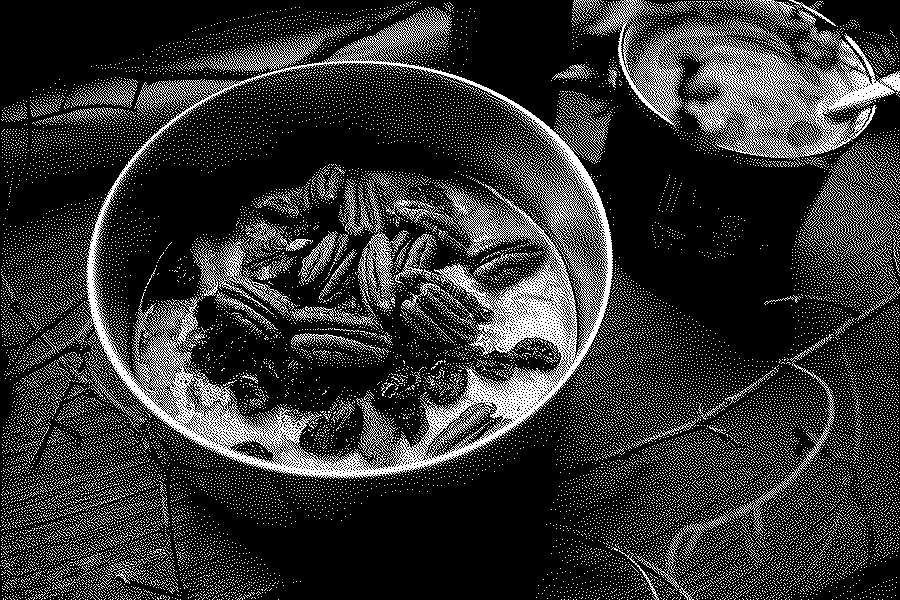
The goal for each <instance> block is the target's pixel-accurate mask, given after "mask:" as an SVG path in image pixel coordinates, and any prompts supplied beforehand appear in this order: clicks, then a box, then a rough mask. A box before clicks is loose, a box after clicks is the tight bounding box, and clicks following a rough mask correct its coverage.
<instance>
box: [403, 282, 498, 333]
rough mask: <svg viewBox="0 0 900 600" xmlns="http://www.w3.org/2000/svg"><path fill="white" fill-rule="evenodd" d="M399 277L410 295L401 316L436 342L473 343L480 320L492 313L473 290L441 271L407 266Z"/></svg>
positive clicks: (482, 320) (482, 321)
mask: <svg viewBox="0 0 900 600" xmlns="http://www.w3.org/2000/svg"><path fill="white" fill-rule="evenodd" d="M397 281H398V282H399V283H400V284H401V285H402V286H403V287H404V288H405V290H406V292H407V293H408V294H409V295H410V296H411V297H410V298H407V299H406V300H404V301H403V302H402V303H401V305H400V316H401V318H402V319H403V321H404V323H405V324H406V325H407V327H409V328H410V330H412V332H413V333H415V334H416V335H418V336H420V337H423V338H425V339H427V340H429V341H430V342H432V343H434V344H437V345H441V346H460V345H466V344H471V343H472V342H474V341H475V338H476V337H477V336H478V325H479V323H484V322H487V321H489V320H490V319H491V318H492V316H493V315H492V313H491V311H490V309H488V308H487V307H485V306H483V305H482V304H481V302H479V300H478V298H476V297H475V296H474V295H472V293H471V292H469V291H468V290H466V289H465V288H463V287H461V286H459V285H457V284H456V283H454V282H453V281H451V280H450V279H448V278H447V277H446V276H444V275H441V274H439V273H435V272H432V271H423V270H421V269H407V270H405V271H403V272H401V273H400V274H398V275H397Z"/></svg>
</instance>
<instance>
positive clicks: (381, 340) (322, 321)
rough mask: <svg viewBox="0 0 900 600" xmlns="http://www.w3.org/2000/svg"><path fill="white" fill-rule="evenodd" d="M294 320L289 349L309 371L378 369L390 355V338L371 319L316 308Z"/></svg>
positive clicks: (311, 308) (298, 312)
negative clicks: (314, 369) (311, 369)
mask: <svg viewBox="0 0 900 600" xmlns="http://www.w3.org/2000/svg"><path fill="white" fill-rule="evenodd" d="M294 317H295V318H294V322H293V326H294V331H295V332H296V333H295V335H294V336H293V337H292V338H291V349H292V350H293V352H294V354H295V356H296V357H297V358H298V359H299V360H301V361H302V362H304V363H305V364H306V365H307V366H308V367H312V368H329V369H345V368H368V367H377V366H380V365H382V364H384V363H385V362H386V361H387V359H388V357H389V356H390V355H391V352H392V349H393V343H392V340H391V337H390V335H388V334H387V333H386V332H385V331H384V330H383V329H382V328H381V326H380V325H379V324H378V322H377V321H375V320H374V319H371V318H368V317H363V316H360V315H354V314H351V313H347V312H343V311H340V310H335V309H330V308H322V307H315V306H312V307H307V308H303V309H300V310H299V311H297V313H295V315H294Z"/></svg>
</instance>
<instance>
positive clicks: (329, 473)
mask: <svg viewBox="0 0 900 600" xmlns="http://www.w3.org/2000/svg"><path fill="white" fill-rule="evenodd" d="M341 64H345V65H363V66H372V65H378V66H386V67H391V68H395V69H405V70H410V71H420V72H424V73H429V74H432V75H438V76H441V77H446V78H449V79H452V80H455V81H457V82H460V83H463V84H465V85H468V86H471V87H474V88H476V90H479V91H480V92H481V93H487V94H488V95H489V96H493V97H494V98H497V99H499V100H501V101H502V102H505V103H506V104H508V105H511V106H512V107H513V108H514V109H515V110H517V111H518V112H519V113H521V114H524V115H525V116H526V117H527V118H528V119H529V120H530V121H531V123H532V124H533V125H536V126H537V127H538V129H540V130H542V131H543V132H544V133H545V134H547V135H548V136H549V138H550V140H551V142H554V143H555V144H556V145H557V146H558V149H559V150H560V151H561V152H562V154H563V155H564V156H565V157H566V158H568V159H569V162H570V163H571V165H572V167H573V168H574V169H575V172H576V173H577V174H578V175H579V176H580V177H581V179H582V182H583V183H584V184H586V186H587V189H588V191H589V193H590V194H591V196H592V198H593V200H594V205H595V208H596V210H597V214H598V215H599V217H600V223H601V226H602V229H603V232H602V234H603V237H604V240H605V242H606V252H605V259H606V273H605V274H604V278H605V281H604V285H603V296H602V298H601V302H600V310H599V311H598V314H597V318H596V320H595V322H594V325H593V328H592V329H591V331H590V333H589V334H588V337H587V339H586V341H585V343H584V345H583V347H582V348H581V350H580V351H579V352H578V353H577V354H576V355H575V358H574V360H573V361H572V364H571V365H570V366H569V368H568V369H567V370H566V372H565V373H564V374H563V375H562V376H561V377H560V378H559V380H558V381H557V382H556V384H555V385H554V386H553V388H551V389H550V391H549V392H547V393H546V394H544V397H543V399H542V400H541V401H539V402H536V403H535V404H534V405H532V406H531V407H530V408H529V409H528V410H527V411H525V413H523V414H522V415H520V416H518V417H517V418H516V419H514V420H513V422H512V423H510V424H509V425H507V426H506V427H503V428H501V429H499V430H497V431H496V432H494V433H492V434H491V435H489V436H488V437H485V438H482V439H480V440H478V441H477V442H475V443H474V444H470V445H468V446H465V447H463V448H460V449H457V450H454V451H453V452H449V453H445V454H442V455H440V456H436V457H434V458H430V459H427V460H424V461H417V462H412V463H406V464H402V465H394V466H391V467H379V468H375V469H352V470H326V469H309V468H304V467H295V466H290V465H283V464H278V463H275V462H273V461H268V460H263V459H259V458H254V457H251V456H248V455H246V454H243V453H241V452H238V451H236V450H232V449H231V448H228V447H227V446H224V445H220V444H218V443H216V442H213V441H212V440H209V439H207V438H205V437H203V436H201V435H200V434H198V433H195V432H194V431H192V430H191V429H189V428H188V427H186V426H185V425H183V424H182V423H180V422H178V421H177V420H176V419H175V418H174V417H172V416H171V415H169V413H167V412H166V411H165V410H163V409H162V408H161V407H160V406H158V405H157V404H156V403H155V402H154V401H153V400H152V399H151V398H150V397H149V396H148V395H147V393H146V392H145V391H144V390H143V388H142V387H141V385H140V384H139V383H138V382H137V381H136V380H135V378H134V377H133V376H132V375H131V373H130V370H129V369H128V368H127V367H126V365H125V364H124V363H123V361H122V360H121V359H120V357H119V356H118V353H117V352H116V351H115V349H114V347H113V344H112V342H111V341H110V338H109V335H108V334H107V332H106V327H105V326H104V323H103V319H101V317H100V306H99V300H98V289H97V284H96V279H97V259H98V250H97V246H98V243H99V240H100V236H101V234H102V232H103V231H104V230H105V228H106V219H107V215H108V212H109V209H110V206H111V205H112V203H113V200H114V197H115V196H116V194H117V192H118V190H119V188H120V186H121V184H122V182H123V180H124V179H125V178H126V176H127V175H128V174H129V173H130V171H131V169H132V167H133V165H134V164H135V163H136V162H137V161H138V160H139V159H140V158H141V156H142V155H143V154H144V153H145V152H146V151H147V149H148V148H149V147H150V146H152V145H153V144H154V143H155V142H156V140H157V139H158V138H159V137H161V136H162V135H163V134H164V133H165V132H166V131H167V130H168V129H169V128H170V127H172V126H174V125H175V124H176V123H178V122H179V121H181V120H183V119H186V118H188V117H189V116H190V115H191V114H192V113H193V112H195V111H196V110H198V109H199V107H201V106H203V105H204V104H206V103H208V102H211V101H213V99H215V98H217V97H219V96H221V95H224V94H227V93H230V92H231V91H232V90H234V89H236V88H239V87H242V86H246V85H251V84H252V83H254V82H256V81H258V80H260V79H265V78H270V77H278V76H281V75H283V74H285V73H288V72H294V71H302V70H307V69H319V68H322V67H328V66H330V65H341ZM612 271H613V256H612V239H611V236H610V229H609V222H608V220H607V217H606V211H605V209H604V207H603V203H602V202H601V200H600V194H599V193H598V191H597V188H596V186H595V185H594V182H593V180H592V179H591V176H590V175H589V174H588V172H587V170H586V169H585V168H584V165H583V164H582V163H581V161H580V160H579V159H578V157H577V156H576V155H575V153H574V152H573V151H572V149H571V148H569V146H568V144H566V143H565V142H564V141H563V140H562V138H560V137H559V135H558V134H557V133H556V132H555V131H553V129H552V128H551V127H550V126H548V125H547V124H546V123H544V122H543V121H541V120H540V119H538V118H537V117H536V116H535V115H534V114H532V113H531V112H530V111H528V110H527V109H525V108H524V107H522V106H521V105H519V104H518V103H516V102H514V101H512V100H510V99H509V98H506V97H505V96H503V95H501V94H499V93H497V92H495V91H493V90H491V89H490V88H487V87H485V86H483V85H481V84H479V83H476V82H474V81H471V80H468V79H465V78H463V77H460V76H458V75H454V74H452V73H446V72H444V71H439V70H437V69H432V68H430V67H422V66H418V65H409V64H405V63H396V62H388V61H368V60H346V61H344V60H342V61H328V62H315V63H309V64H304V65H295V66H292V67H287V68H284V69H278V70H276V71H271V72H268V73H262V74H260V75H257V76H254V77H251V78H249V79H245V80H243V81H240V82H237V83H235V84H233V85H230V86H228V87H226V88H223V89H222V90H219V91H218V92H215V93H214V94H211V95H210V96H207V97H205V98H203V99H201V100H200V101H198V102H197V103H195V104H193V105H192V106H190V107H188V108H186V109H185V110H183V111H182V112H180V113H179V114H177V115H175V116H174V117H172V119H170V120H169V121H168V122H167V123H166V124H165V125H163V126H162V127H161V128H160V129H159V130H158V131H157V132H156V133H154V134H153V135H152V136H150V138H148V139H147V141H146V142H144V143H143V144H142V145H141V147H140V148H139V149H138V150H137V152H135V154H134V155H133V156H132V157H131V158H130V159H129V161H128V163H126V165H125V167H123V169H122V171H121V172H120V173H119V175H118V176H117V177H116V180H115V182H114V183H113V185H112V187H111V188H110V190H109V192H108V193H107V195H106V198H105V199H104V201H103V206H102V207H101V208H100V213H99V215H98V217H97V222H96V224H95V225H94V231H93V234H92V235H91V242H90V246H89V248H88V260H87V292H88V302H89V304H90V310H91V319H92V320H93V322H94V327H95V329H96V331H97V337H98V338H99V340H100V343H101V345H102V346H103V350H104V352H105V353H106V356H107V358H108V359H109V360H110V362H111V363H112V365H113V368H114V369H115V371H116V374H117V375H118V376H119V379H121V380H122V381H123V382H124V383H125V385H126V386H127V387H128V388H129V390H130V391H131V393H132V394H134V396H135V397H136V398H137V399H138V400H139V401H140V402H141V403H142V404H143V405H144V407H145V408H146V409H147V410H149V411H150V413H151V414H152V415H153V416H155V417H156V418H157V419H159V420H160V421H162V422H163V423H164V424H165V425H168V426H169V428H171V429H174V430H175V431H176V432H178V433H180V434H181V435H182V436H184V437H186V438H187V439H188V440H189V441H191V442H194V443H196V444H199V445H200V446H202V447H205V448H206V449H207V450H210V451H212V452H213V453H215V454H218V455H219V456H221V457H223V458H226V459H229V460H231V461H235V462H238V463H243V464H245V465H248V466H252V467H258V468H262V469H264V470H266V471H269V472H272V473H278V474H282V475H291V476H300V477H308V478H314V479H340V480H344V479H353V480H357V479H370V478H378V477H385V476H394V475H401V474H406V473H413V472H418V471H426V470H429V469H431V468H433V467H436V466H437V465H439V464H442V463H449V462H451V461H455V460H456V459H458V458H460V457H462V456H464V455H466V454H469V453H471V452H475V451H477V450H478V449H480V448H482V447H483V446H486V445H488V444H490V443H492V442H493V441H494V440H495V439H497V438H499V437H500V436H501V435H505V434H506V433H507V432H509V431H511V430H512V429H514V428H516V427H518V426H519V425H521V424H522V423H523V422H524V421H526V420H528V419H530V418H531V417H532V415H534V414H535V413H536V412H537V411H538V410H540V409H541V408H542V407H543V406H544V405H546V404H547V403H548V402H549V401H550V400H551V399H552V398H553V397H554V396H555V395H556V394H557V393H558V392H559V390H560V389H561V388H562V386H563V385H564V384H565V383H567V382H568V381H569V379H571V377H572V375H573V374H574V373H575V371H576V369H577V368H578V367H579V366H580V365H581V362H582V361H583V359H584V357H585V356H586V355H587V353H588V351H589V350H590V348H591V347H592V346H593V344H594V340H595V339H596V337H597V332H598V330H599V328H600V323H601V322H602V320H603V317H604V315H605V313H606V308H607V305H608V304H609V295H610V290H611V287H612Z"/></svg>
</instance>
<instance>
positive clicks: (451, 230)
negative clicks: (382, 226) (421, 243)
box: [394, 184, 471, 256]
mask: <svg viewBox="0 0 900 600" xmlns="http://www.w3.org/2000/svg"><path fill="white" fill-rule="evenodd" d="M423 190H424V191H423ZM394 212H395V214H396V215H397V219H398V220H399V222H400V223H401V224H407V225H411V226H413V227H416V228H419V229H422V230H424V231H425V232H427V233H430V234H432V235H433V236H434V237H435V240H436V241H437V242H438V243H440V244H441V245H442V246H444V247H445V248H446V249H448V250H450V251H451V252H452V253H453V254H454V255H456V256H465V255H466V252H467V250H468V248H469V245H470V244H471V239H470V238H469V234H468V233H467V232H466V230H465V228H464V227H463V225H462V222H461V221H460V219H459V218H458V216H457V214H456V209H455V207H454V206H453V203H452V202H450V201H449V200H448V199H447V196H446V194H445V193H444V190H443V189H441V188H439V187H438V186H437V185H436V184H426V185H425V186H417V187H414V188H412V189H411V190H410V193H409V196H408V197H407V198H404V199H402V200H399V201H397V202H396V203H395V204H394Z"/></svg>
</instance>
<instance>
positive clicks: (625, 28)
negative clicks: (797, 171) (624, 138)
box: [617, 0, 878, 164]
mask: <svg viewBox="0 0 900 600" xmlns="http://www.w3.org/2000/svg"><path fill="white" fill-rule="evenodd" d="M772 2H773V3H775V4H785V5H790V6H795V7H797V8H799V9H800V10H802V11H804V12H806V13H807V14H809V15H812V16H813V17H815V19H816V20H817V21H824V22H825V23H827V24H828V25H831V26H832V27H837V24H836V23H835V22H834V21H832V20H831V19H829V18H828V17H826V16H825V15H823V14H822V13H820V12H819V11H817V10H816V9H814V8H812V7H809V6H806V5H805V4H803V3H802V2H800V1H799V0H772ZM691 3H693V2H690V1H688V2H682V3H680V4H691ZM682 8H684V7H682ZM637 23H638V19H634V18H632V19H629V20H628V21H627V22H626V23H624V24H623V25H622V27H621V29H620V30H619V35H618V50H617V58H618V62H619V70H620V71H621V73H622V75H623V76H624V77H625V80H626V81H627V82H628V88H629V89H630V90H631V92H632V93H633V94H634V95H635V96H637V98H638V101H640V102H641V104H643V105H644V107H645V108H647V109H649V110H650V112H651V113H653V114H654V115H655V116H656V117H659V118H660V119H662V120H663V121H664V122H665V123H667V124H668V125H669V126H670V127H672V128H675V123H673V122H672V120H671V119H669V117H667V116H666V115H664V114H663V113H662V111H660V110H659V109H657V108H656V107H655V106H654V105H653V103H652V102H650V100H648V99H647V97H646V96H645V95H644V94H643V93H642V92H641V91H640V89H639V88H638V85H637V83H636V82H635V81H634V78H633V77H632V76H631V73H630V69H629V68H628V50H629V42H631V39H630V38H629V35H630V34H631V33H632V31H633V29H634V27H636V26H637ZM841 40H842V42H843V43H844V44H846V46H847V47H848V48H850V50H852V51H853V53H854V54H856V58H857V59H858V60H859V62H860V64H862V66H863V67H864V68H865V70H866V75H867V76H868V78H869V83H873V82H875V81H877V80H878V77H877V76H876V75H875V71H874V69H873V68H872V64H871V63H870V62H869V58H868V57H867V56H866V55H865V53H864V52H863V51H862V49H861V48H860V47H859V46H858V45H857V43H856V42H855V41H854V40H853V38H851V37H850V36H849V35H847V34H846V33H842V34H841ZM875 108H876V106H875V105H874V104H873V105H872V106H870V107H868V108H867V109H865V111H861V113H860V114H862V113H863V112H864V113H865V117H864V118H863V119H862V122H861V123H859V124H858V125H855V128H856V129H855V131H854V132H853V134H852V135H850V136H849V137H847V139H845V140H844V141H842V142H841V143H840V144H838V145H837V146H834V147H833V148H829V149H827V150H823V151H821V152H816V153H814V154H804V155H802V156H789V157H786V156H767V155H765V154H754V153H753V152H745V151H743V150H735V149H733V148H726V147H725V146H718V145H716V146H715V149H716V151H717V152H719V153H720V154H723V155H726V156H738V157H742V158H745V159H748V160H763V161H769V162H773V163H791V164H793V163H797V162H802V161H809V160H814V159H817V158H819V157H823V156H829V155H832V154H835V153H836V152H838V151H840V150H841V149H842V148H844V147H845V146H847V145H848V144H850V143H851V142H853V141H855V140H856V138H858V137H859V136H860V135H862V133H863V131H865V130H866V128H867V127H868V126H869V124H870V123H871V122H872V119H873V118H874V116H875ZM857 120H859V117H857Z"/></svg>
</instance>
